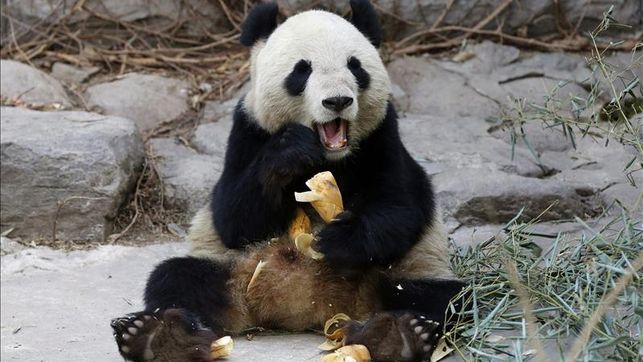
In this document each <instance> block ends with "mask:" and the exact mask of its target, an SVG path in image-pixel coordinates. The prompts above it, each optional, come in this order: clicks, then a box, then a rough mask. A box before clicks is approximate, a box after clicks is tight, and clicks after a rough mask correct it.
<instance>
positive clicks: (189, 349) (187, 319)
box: [111, 308, 217, 362]
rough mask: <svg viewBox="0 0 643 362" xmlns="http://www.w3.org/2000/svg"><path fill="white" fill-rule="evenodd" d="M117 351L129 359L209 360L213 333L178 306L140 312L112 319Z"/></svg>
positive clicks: (139, 360)
mask: <svg viewBox="0 0 643 362" xmlns="http://www.w3.org/2000/svg"><path fill="white" fill-rule="evenodd" d="M111 326H112V328H113V329H114V337H115V338H116V343H117V344H118V351H119V352H120V354H121V356H123V358H125V359H126V360H128V361H135V362H145V361H152V360H154V361H157V362H173V361H185V362H205V361H208V362H209V361H211V360H212V358H211V357H210V347H211V345H212V342H213V341H214V340H216V339H217V336H216V334H215V333H214V332H213V331H212V330H211V329H209V328H206V327H205V326H204V325H203V324H202V323H201V321H200V320H199V318H198V317H197V316H195V315H194V314H192V313H190V312H189V311H187V310H185V309H181V308H170V309H165V310H160V311H156V312H154V313H149V312H139V313H133V314H128V315H126V316H124V317H122V318H116V319H114V320H112V323H111Z"/></svg>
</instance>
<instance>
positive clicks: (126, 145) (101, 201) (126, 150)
mask: <svg viewBox="0 0 643 362" xmlns="http://www.w3.org/2000/svg"><path fill="white" fill-rule="evenodd" d="M1 112H2V132H1V135H0V138H1V140H2V142H1V143H2V162H1V166H0V167H1V170H2V183H1V185H0V186H1V188H0V190H1V191H0V193H1V195H2V203H1V207H2V216H1V224H2V229H3V230H5V229H8V228H15V230H14V231H13V232H12V235H15V236H20V237H23V238H39V237H46V238H51V237H52V233H53V228H54V220H56V216H55V215H56V214H58V216H57V223H56V225H57V233H56V237H57V238H58V239H61V240H93V241H102V240H104V239H105V238H106V236H107V235H109V234H110V233H111V229H112V226H113V219H114V218H115V217H116V213H117V211H118V208H119V207H120V206H121V205H122V203H123V202H124V201H125V199H126V198H127V197H128V194H129V192H130V191H131V190H132V187H133V186H134V183H135V181H136V179H137V176H138V172H139V171H140V168H141V165H142V162H143V157H144V153H143V144H142V141H141V139H140V137H139V135H138V131H137V129H136V126H135V124H134V123H133V122H132V121H130V120H127V119H124V118H118V117H107V116H103V115H99V114H93V113H87V112H36V111H30V110H25V109H20V108H6V107H5V108H2V109H1Z"/></svg>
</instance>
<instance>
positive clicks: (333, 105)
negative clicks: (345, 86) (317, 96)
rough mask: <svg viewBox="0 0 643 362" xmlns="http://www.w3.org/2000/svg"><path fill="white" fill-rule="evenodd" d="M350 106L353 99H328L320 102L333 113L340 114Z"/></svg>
mask: <svg viewBox="0 0 643 362" xmlns="http://www.w3.org/2000/svg"><path fill="white" fill-rule="evenodd" d="M351 104H353V98H351V97H330V98H326V99H324V100H323V101H322V105H323V106H324V107H326V108H328V109H330V110H333V111H335V112H341V111H342V110H344V109H346V107H348V106H350V105H351Z"/></svg>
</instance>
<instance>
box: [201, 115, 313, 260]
mask: <svg viewBox="0 0 643 362" xmlns="http://www.w3.org/2000/svg"><path fill="white" fill-rule="evenodd" d="M323 159H324V151H323V148H322V145H321V143H320V141H319V138H318V137H317V135H316V134H315V133H314V132H313V131H312V130H311V129H309V128H307V127H304V126H302V125H299V124H289V125H286V126H284V127H283V128H282V129H281V130H279V131H278V132H277V133H275V134H273V135H270V134H268V133H267V132H266V131H264V130H263V129H261V128H259V127H258V126H257V125H256V123H254V121H251V120H249V119H248V115H247V114H246V113H245V112H244V111H243V109H242V108H241V106H238V107H237V109H236V111H235V114H234V125H233V127H232V131H231V133H230V137H229V139H228V149H227V152H226V159H225V167H224V170H223V174H222V175H221V178H220V180H219V182H218V183H217V185H216V186H215V188H214V191H213V194H212V203H211V209H212V212H213V217H214V225H215V227H216V229H217V232H218V233H219V236H220V237H221V239H222V241H223V243H224V244H225V245H226V246H227V247H229V248H233V249H237V248H242V247H244V246H245V245H248V244H249V243H252V242H257V241H264V240H266V239H267V238H269V237H272V236H277V235H280V234H282V233H283V232H284V231H285V230H286V228H287V227H288V225H289V223H290V221H291V220H292V218H293V216H294V213H295V209H296V202H295V199H294V197H293V192H295V190H296V186H295V185H297V184H299V185H303V182H304V181H305V180H306V179H307V177H309V176H311V175H312V174H313V171H314V169H315V167H314V166H315V165H319V164H321V163H322V162H323Z"/></svg>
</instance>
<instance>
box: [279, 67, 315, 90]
mask: <svg viewBox="0 0 643 362" xmlns="http://www.w3.org/2000/svg"><path fill="white" fill-rule="evenodd" d="M312 72H313V68H312V67H311V65H310V62H309V61H307V60H303V59H302V60H300V61H298V62H297V64H295V66H294V67H293V70H292V72H290V74H288V77H286V81H285V82H284V85H285V87H286V90H287V91H288V94H290V95H291V96H293V97H295V96H298V95H301V94H302V93H303V92H304V89H306V82H308V77H310V73H312Z"/></svg>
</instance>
